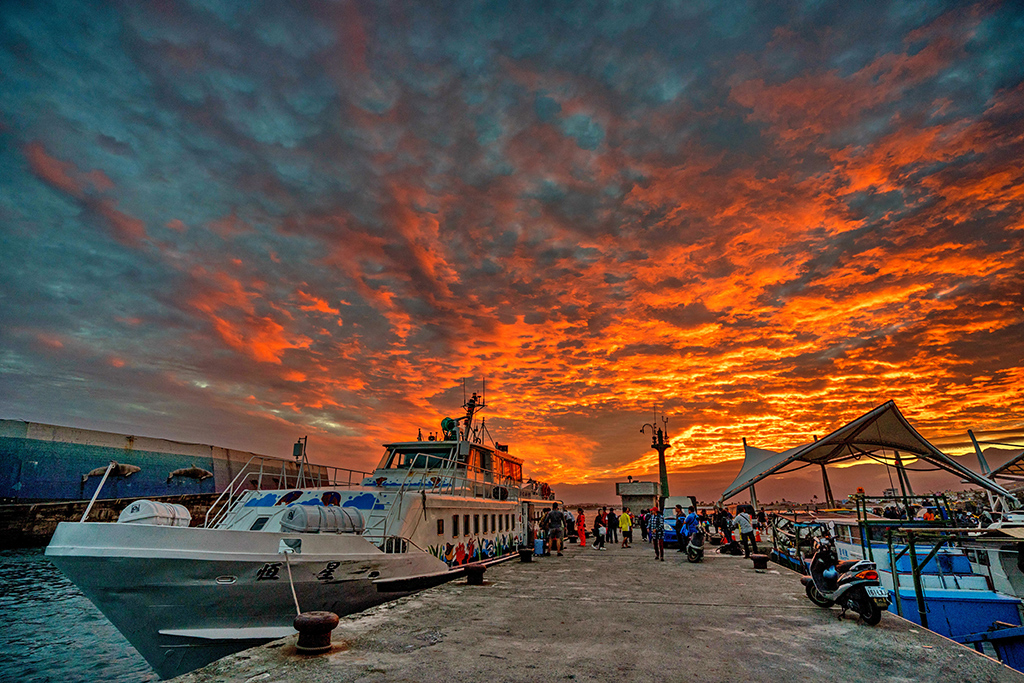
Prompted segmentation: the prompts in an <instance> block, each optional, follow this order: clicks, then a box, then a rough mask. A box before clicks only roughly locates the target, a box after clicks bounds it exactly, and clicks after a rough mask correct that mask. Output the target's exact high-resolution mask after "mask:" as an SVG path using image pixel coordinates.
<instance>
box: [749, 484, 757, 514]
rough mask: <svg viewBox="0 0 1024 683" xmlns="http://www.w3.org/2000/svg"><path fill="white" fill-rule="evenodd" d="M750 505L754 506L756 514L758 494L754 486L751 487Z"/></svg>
mask: <svg viewBox="0 0 1024 683" xmlns="http://www.w3.org/2000/svg"><path fill="white" fill-rule="evenodd" d="M750 504H751V505H753V506H754V512H757V492H756V491H754V485H753V484H751V485H750Z"/></svg>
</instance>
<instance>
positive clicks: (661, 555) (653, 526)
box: [647, 507, 665, 562]
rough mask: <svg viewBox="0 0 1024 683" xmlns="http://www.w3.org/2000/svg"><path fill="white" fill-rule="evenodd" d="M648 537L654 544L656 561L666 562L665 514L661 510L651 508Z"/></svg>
mask: <svg viewBox="0 0 1024 683" xmlns="http://www.w3.org/2000/svg"><path fill="white" fill-rule="evenodd" d="M647 535H648V536H650V537H651V541H652V542H653V543H654V559H656V560H661V561H662V562H664V561H665V514H664V513H663V512H662V511H661V509H660V508H657V507H655V508H651V517H650V519H649V520H648V522H647Z"/></svg>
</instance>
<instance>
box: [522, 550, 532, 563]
mask: <svg viewBox="0 0 1024 683" xmlns="http://www.w3.org/2000/svg"><path fill="white" fill-rule="evenodd" d="M519 561H520V562H533V548H520V549H519Z"/></svg>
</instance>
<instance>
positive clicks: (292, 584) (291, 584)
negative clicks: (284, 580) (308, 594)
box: [284, 552, 302, 614]
mask: <svg viewBox="0 0 1024 683" xmlns="http://www.w3.org/2000/svg"><path fill="white" fill-rule="evenodd" d="M289 555H291V553H290V552H285V553H284V566H285V567H286V568H287V569H288V586H289V587H290V588H291V589H292V600H294V601H295V613H296V614H302V610H301V609H299V596H297V595H295V582H294V581H292V563H291V562H290V561H289V560H288V556H289Z"/></svg>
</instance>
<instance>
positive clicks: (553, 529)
mask: <svg viewBox="0 0 1024 683" xmlns="http://www.w3.org/2000/svg"><path fill="white" fill-rule="evenodd" d="M544 521H545V522H546V523H547V527H548V538H549V539H551V550H554V551H555V552H556V553H557V554H558V556H559V557H561V555H562V536H563V534H564V528H565V515H563V514H562V511H561V510H559V509H558V503H552V504H551V512H549V513H548V514H547V517H545V518H544Z"/></svg>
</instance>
